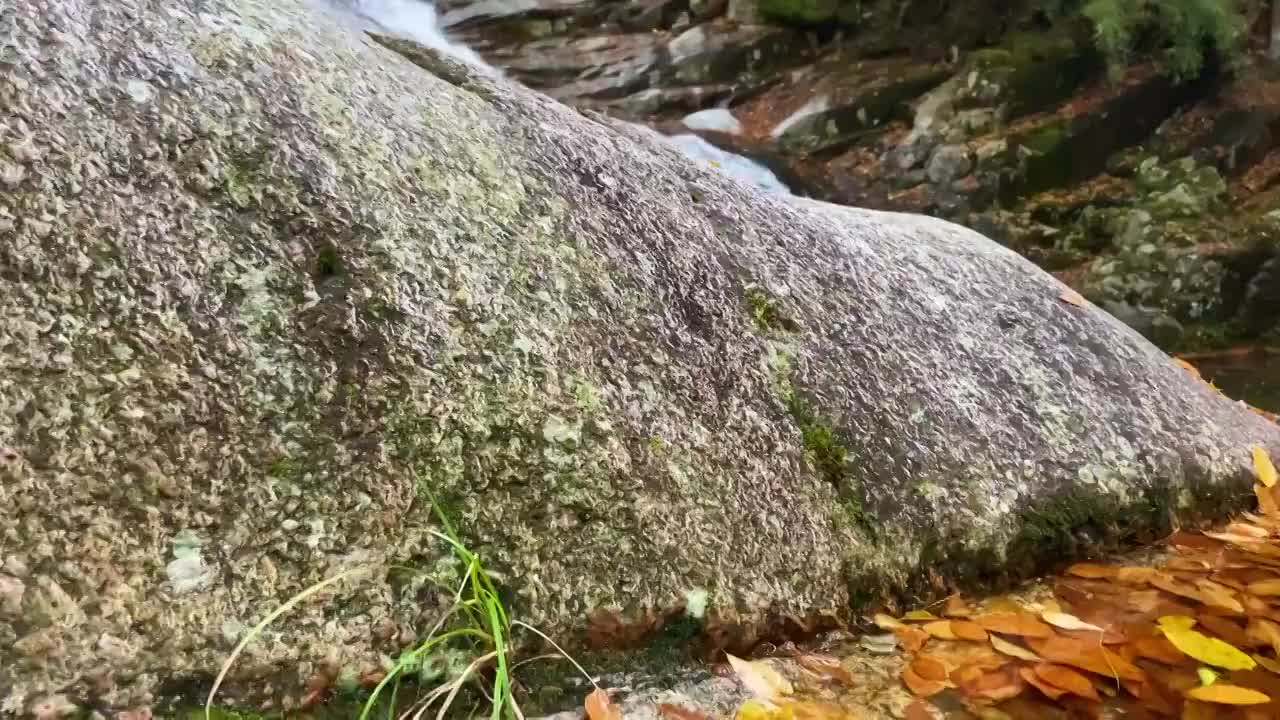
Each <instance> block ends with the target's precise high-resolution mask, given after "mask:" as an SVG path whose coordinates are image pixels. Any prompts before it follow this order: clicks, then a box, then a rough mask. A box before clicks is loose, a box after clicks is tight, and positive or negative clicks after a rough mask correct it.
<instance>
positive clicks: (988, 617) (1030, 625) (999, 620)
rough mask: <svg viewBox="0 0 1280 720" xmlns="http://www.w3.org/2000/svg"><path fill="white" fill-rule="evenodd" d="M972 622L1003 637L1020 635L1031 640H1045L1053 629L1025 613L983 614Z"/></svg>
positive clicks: (975, 617)
mask: <svg viewBox="0 0 1280 720" xmlns="http://www.w3.org/2000/svg"><path fill="white" fill-rule="evenodd" d="M973 621H974V622H975V623H977V624H979V625H981V626H982V628H983V629H984V630H986V631H988V632H998V633H1002V634H1004V635H1021V636H1023V637H1033V638H1047V637H1050V636H1052V635H1053V628H1051V627H1049V626H1048V625H1045V624H1044V623H1042V622H1040V621H1039V620H1037V619H1036V617H1035V616H1034V615H1032V614H1030V613H1026V612H994V613H985V614H983V615H975V616H973Z"/></svg>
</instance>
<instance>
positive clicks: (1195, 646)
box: [1160, 618, 1257, 670]
mask: <svg viewBox="0 0 1280 720" xmlns="http://www.w3.org/2000/svg"><path fill="white" fill-rule="evenodd" d="M1161 619H1162V620H1163V619H1164V618H1161ZM1160 629H1161V630H1162V631H1163V632H1164V636H1165V637H1167V638H1169V642H1171V643H1173V646H1174V647H1176V648H1178V649H1179V650H1181V651H1182V652H1183V653H1185V654H1186V655H1189V656H1191V657H1193V658H1195V659H1196V660H1199V661H1200V662H1202V663H1204V664H1205V665H1213V666H1214V667H1220V668H1224V669H1226V670H1252V669H1253V668H1254V667H1256V666H1257V663H1256V662H1254V661H1253V658H1251V657H1249V656H1248V655H1246V654H1245V653H1243V652H1241V651H1240V650H1238V649H1237V648H1236V647H1235V646H1234V645H1232V644H1230V643H1228V642H1225V641H1223V640H1219V639H1218V638H1213V637H1209V636H1208V635H1204V634H1202V633H1198V632H1196V631H1195V630H1191V629H1188V628H1182V627H1172V626H1167V625H1162V626H1161V627H1160Z"/></svg>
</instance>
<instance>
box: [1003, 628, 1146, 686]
mask: <svg viewBox="0 0 1280 720" xmlns="http://www.w3.org/2000/svg"><path fill="white" fill-rule="evenodd" d="M1027 645H1029V646H1030V647H1031V649H1032V650H1034V651H1035V652H1036V654H1037V655H1039V656H1040V657H1042V658H1044V659H1045V660H1048V661H1049V662H1053V663H1058V664H1060V665H1070V666H1071V667H1074V668H1079V669H1081V670H1088V671H1089V672H1091V673H1097V674H1098V675H1103V676H1106V677H1109V678H1116V679H1120V680H1141V679H1142V678H1143V675H1142V671H1141V670H1139V669H1138V667H1137V666H1136V665H1134V664H1133V663H1131V662H1129V661H1128V660H1125V659H1124V658H1122V657H1120V656H1119V655H1117V654H1115V653H1113V652H1111V651H1110V650H1107V649H1106V648H1104V647H1102V646H1101V645H1099V644H1098V643H1096V642H1094V643H1090V642H1088V641H1086V640H1077V639H1075V638H1064V637H1050V638H1028V639H1027Z"/></svg>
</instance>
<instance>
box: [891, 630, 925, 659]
mask: <svg viewBox="0 0 1280 720" xmlns="http://www.w3.org/2000/svg"><path fill="white" fill-rule="evenodd" d="M893 634H894V636H895V637H897V638H898V645H900V646H902V649H903V650H906V651H907V652H909V653H917V652H920V648H922V647H924V644H925V643H927V642H929V633H927V632H925V631H923V630H921V629H920V628H918V627H909V626H903V627H900V628H898V629H897V630H894V631H893Z"/></svg>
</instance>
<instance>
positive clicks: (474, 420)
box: [0, 0, 1280, 713]
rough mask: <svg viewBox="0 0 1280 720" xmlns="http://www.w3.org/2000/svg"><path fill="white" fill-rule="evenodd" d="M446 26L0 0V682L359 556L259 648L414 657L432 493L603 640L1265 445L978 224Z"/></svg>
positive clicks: (144, 648) (1004, 552)
mask: <svg viewBox="0 0 1280 720" xmlns="http://www.w3.org/2000/svg"><path fill="white" fill-rule="evenodd" d="M392 44H394V43H392ZM406 51H407V52H408V54H409V55H414V52H413V51H412V50H411V49H407V48H406ZM416 57H417V60H418V61H417V62H416V63H415V62H413V61H412V60H411V59H410V58H409V57H407V56H406V54H405V53H404V52H397V51H395V50H393V49H391V48H390V47H388V44H387V43H383V42H379V41H378V40H376V39H375V38H372V37H370V36H367V35H365V34H362V33H360V32H357V31H354V30H352V29H351V28H349V27H348V26H347V25H346V24H345V23H344V22H343V19H342V17H341V16H340V15H339V14H338V13H337V12H336V11H332V10H328V9H325V8H323V7H321V6H319V5H312V4H309V2H308V0H202V1H201V2H191V3H171V2H160V1H159V0H154V1H148V0H110V1H107V0H101V1H94V2H91V1H88V0H0V180H2V181H3V187H0V368H2V372H0V446H2V447H3V449H4V450H3V452H0V463H2V465H3V469H2V470H0V473H2V474H0V507H2V508H4V511H3V512H0V702H2V703H3V705H2V707H3V710H2V711H0V712H9V713H19V712H26V711H28V710H29V709H31V708H33V707H35V705H36V704H38V703H41V702H45V703H47V704H46V705H45V707H56V706H57V703H60V702H63V701H64V700H65V699H70V700H72V701H75V702H91V703H92V704H93V705H94V706H96V707H98V708H124V707H129V706H134V705H137V704H140V703H147V702H150V701H152V700H154V699H155V698H156V697H157V696H158V695H163V694H164V692H166V690H165V688H167V687H173V685H172V684H171V682H178V681H181V680H182V679H184V678H189V677H192V676H200V675H202V674H207V673H210V672H212V671H215V670H216V669H217V667H218V665H219V664H220V663H221V662H222V660H223V659H224V658H225V657H226V655H227V654H228V652H229V650H230V649H231V647H232V646H233V645H234V643H235V642H236V640H237V639H238V638H239V637H241V636H242V635H243V633H244V632H245V630H246V628H247V627H249V626H251V625H252V624H253V623H254V622H256V621H257V620H259V619H261V618H262V617H263V616H264V615H265V613H266V612H267V611H268V610H269V609H271V608H272V607H274V606H276V605H278V604H279V603H280V602H282V601H283V600H285V599H286V598H288V597H290V596H291V595H293V594H294V593H296V592H297V591H299V590H301V589H303V588H305V587H307V586H308V585H310V584H312V583H315V582H317V581H319V580H321V579H323V578H326V577H329V576H332V575H333V574H335V573H338V572H342V571H345V570H350V569H355V568H361V569H363V570H364V571H365V574H364V575H362V576H360V577H358V578H355V579H352V580H351V581H349V582H345V581H344V583H342V584H340V585H338V586H335V588H334V589H333V590H332V591H326V592H325V593H323V594H322V595H321V596H319V597H317V598H316V599H315V601H313V602H308V603H305V604H303V605H302V606H301V607H299V608H298V609H297V610H296V611H294V612H293V613H291V614H289V615H288V616H286V617H285V618H283V619H281V620H280V621H279V622H278V623H277V624H275V625H273V626H272V627H271V628H270V629H269V630H268V631H267V632H266V633H265V634H264V636H263V637H262V638H260V639H259V640H258V641H257V642H255V643H254V644H253V645H251V646H250V649H249V652H248V653H247V656H246V658H245V659H244V660H243V661H242V662H241V664H239V665H238V666H237V669H236V672H235V673H234V674H233V679H234V678H268V679H269V680H265V681H264V680H258V681H256V682H255V684H254V686H255V687H256V688H257V689H259V690H261V691H264V692H271V691H272V690H273V689H274V690H279V691H281V692H283V690H280V689H281V688H285V687H288V686H289V685H288V683H289V681H288V679H287V678H288V677H307V676H308V675H310V674H311V673H313V672H316V671H317V668H318V667H319V666H320V665H322V664H323V665H326V666H335V667H351V666H359V665H360V664H361V663H365V662H370V661H376V659H377V657H378V654H379V653H392V652H395V650H396V649H397V648H399V647H402V646H403V645H404V644H405V643H407V642H409V641H410V640H411V639H412V638H413V637H414V636H415V634H416V633H418V632H421V631H423V630H424V628H425V627H427V625H428V624H429V622H430V621H431V620H433V619H434V613H435V607H436V606H435V605H433V604H432V603H430V602H428V601H427V600H426V599H427V598H430V594H429V593H427V592H426V591H424V590H423V587H424V583H422V582H419V581H416V580H414V579H413V578H414V577H415V576H413V575H409V576H406V575H405V573H404V572H403V571H401V570H396V569H395V568H393V567H392V566H397V567H407V568H410V569H413V568H416V569H420V570H422V571H423V572H427V573H436V574H437V575H440V576H447V575H448V573H449V572H450V568H449V567H448V565H447V564H446V563H444V562H443V561H441V557H442V556H443V551H442V549H441V547H440V546H439V543H437V542H436V541H434V540H433V539H432V537H431V536H430V535H429V533H428V531H429V530H431V529H432V527H433V519H432V514H431V510H430V503H429V501H428V500H427V499H426V497H427V493H426V490H428V489H429V490H430V491H431V493H432V494H433V495H434V496H435V497H437V498H439V499H440V501H441V502H442V504H443V505H444V506H445V507H446V508H447V510H448V511H449V512H450V513H452V514H453V516H454V518H455V519H456V520H457V522H458V525H459V526H460V527H461V528H462V532H463V534H464V536H465V538H466V540H467V541H468V542H469V543H470V544H471V545H472V546H473V547H474V548H476V549H477V550H479V551H480V552H481V553H482V554H484V555H485V556H486V557H487V558H488V560H489V562H490V563H491V564H492V565H493V566H494V567H495V568H496V569H497V570H499V571H500V572H501V573H502V575H503V581H504V583H505V584H506V586H507V587H509V588H510V590H511V591H512V593H513V595H512V598H513V609H514V611H515V612H517V613H518V614H519V615H520V617H522V618H524V619H526V620H528V621H530V622H532V623H536V624H538V625H540V626H542V627H543V628H544V629H545V630H546V631H548V632H549V633H552V634H553V635H555V636H556V637H557V638H559V639H561V640H562V641H563V642H565V643H567V644H570V645H581V644H582V643H583V642H584V638H585V637H586V635H587V630H588V625H589V624H588V622H587V620H586V618H587V617H588V615H589V614H590V613H591V611H594V610H600V611H604V612H605V613H606V614H615V615H618V616H621V617H624V618H625V617H634V616H636V615H638V614H640V613H642V612H643V611H645V610H650V611H653V612H661V611H662V610H663V609H669V608H679V607H680V605H681V603H682V602H683V601H684V598H685V597H688V596H689V594H690V593H697V592H698V591H705V592H706V593H708V596H709V600H708V603H709V610H708V617H710V618H720V619H721V622H722V623H741V624H743V625H744V626H749V625H750V624H751V623H753V622H757V621H759V620H762V619H764V618H766V617H768V616H782V615H791V616H796V617H799V618H808V617H816V616H817V614H820V613H822V612H824V611H830V612H833V613H837V614H838V613H840V612H842V611H843V610H845V609H846V608H848V607H849V606H850V604H851V603H853V604H857V603H864V602H869V601H871V600H874V599H875V598H877V597H880V596H885V595H893V594H895V593H899V594H900V593H909V592H916V591H922V592H923V591H926V590H927V589H928V587H940V585H941V584H945V583H947V582H951V581H964V580H975V579H982V578H990V577H993V576H995V575H997V574H1001V573H1004V574H1012V575H1017V574H1019V573H1023V572H1029V571H1030V570H1031V569H1032V567H1033V565H1034V561H1036V560H1042V559H1045V558H1046V557H1048V558H1049V559H1060V558H1061V557H1064V556H1065V555H1067V554H1070V553H1071V552H1080V551H1081V549H1082V548H1086V547H1088V546H1089V543H1090V542H1091V540H1092V539H1095V538H1098V537H1104V536H1110V535H1118V534H1123V533H1124V532H1127V531H1140V530H1142V529H1143V528H1146V527H1150V526H1154V525H1158V524H1159V523H1160V522H1167V521H1168V518H1167V516H1169V515H1173V514H1191V513H1194V512H1195V511H1197V510H1203V509H1205V508H1210V509H1221V508H1222V507H1224V506H1225V505H1229V504H1231V503H1233V502H1241V503H1242V502H1243V498H1245V497H1247V496H1248V493H1249V489H1248V488H1249V470H1248V464H1247V463H1248V452H1247V450H1246V447H1247V446H1248V444H1250V443H1262V444H1264V445H1266V446H1267V447H1268V448H1270V449H1271V451H1272V453H1273V454H1274V455H1277V456H1280V432H1277V429H1276V428H1275V427H1274V426H1272V425H1269V424H1267V423H1265V422H1264V421H1263V420H1262V419H1260V418H1258V417H1256V416H1255V415H1253V414H1251V413H1249V412H1248V411H1246V410H1244V409H1242V408H1240V407H1239V406H1237V405H1235V404H1233V403H1232V402H1231V401H1229V400H1227V399H1225V398H1223V397H1220V396H1217V395H1215V394H1214V393H1213V392H1211V391H1210V390H1209V389H1208V388H1207V387H1205V386H1203V385H1201V384H1199V383H1197V382H1196V381H1194V380H1193V379H1192V378H1191V377H1189V376H1188V375H1187V374H1186V373H1185V372H1184V371H1183V370H1181V369H1179V368H1177V367H1175V366H1174V365H1173V364H1172V363H1171V362H1170V361H1169V360H1168V359H1167V358H1166V357H1164V356H1163V355H1162V354H1161V353H1160V352H1158V351H1157V350H1156V349H1155V348H1154V347H1152V346H1151V345H1149V344H1147V343H1146V342H1145V341H1143V340H1142V339H1141V338H1139V337H1138V336H1137V335H1136V334H1134V333H1133V332H1131V331H1130V330H1128V329H1126V328H1125V327H1124V326H1122V325H1121V324H1120V323H1119V322H1117V321H1115V320H1113V319H1111V318H1110V317H1109V316H1107V315H1105V314H1103V313H1102V312H1100V311H1098V310H1097V309H1094V308H1092V307H1077V306H1075V305H1072V304H1069V303H1066V302H1063V301H1062V300H1060V299H1059V295H1060V293H1061V292H1062V290H1063V287H1062V286H1061V285H1060V284H1058V283H1057V282H1056V281H1054V280H1053V279H1052V278H1050V277H1049V276H1048V275H1046V274H1044V273H1042V272H1040V271H1039V270H1037V269H1036V268H1034V267H1033V266H1032V265H1031V264H1029V263H1028V262H1026V261H1024V260H1022V259H1020V258H1019V257H1018V256H1016V255H1015V254H1013V253H1012V252H1009V251H1007V250H1005V249H1002V248H1000V247H998V246H997V245H995V244H994V243H992V242H989V241H987V240H986V239H984V238H982V237H981V236H979V235H977V234H975V233H973V232H970V231H968V230H964V229H962V228H960V227H958V226H954V225H950V224H947V223H945V222H941V221H937V220H931V219H927V218H923V217H916V216H907V215H894V214H885V213H876V212H865V211H859V210H853V209H847V208H839V207H835V206H829V205H823V204H819V203H815V202H810V201H801V200H794V201H793V200H788V199H786V198H780V197H771V196H765V195H762V194H758V193H756V192H754V191H751V190H749V189H746V188H744V187H741V186H739V185H736V184H734V183H732V182H731V181H729V180H727V179H725V178H723V177H721V176H720V175H718V174H716V173H715V172H714V171H712V170H711V169H709V168H700V167H696V166H694V165H692V164H690V163H689V162H688V161H685V160H683V159H682V157H681V156H679V155H678V154H677V153H676V151H674V150H671V149H669V148H666V147H663V146H662V145H660V144H659V143H658V142H656V141H654V139H653V138H651V137H649V136H648V135H647V134H646V131H643V130H637V129H628V128H624V127H618V126H615V125H613V124H611V123H610V122H608V121H606V120H604V119H602V118H599V117H593V116H584V115H582V114H579V113H578V112H575V111H573V110H570V109H568V108H566V107H564V106H562V105H559V104H557V103H555V102H554V101H551V100H549V99H546V98H543V97H540V96H538V95H536V94H534V93H532V92H530V91H527V90H523V89H521V88H518V87H516V86H514V85H511V84H508V83H507V82H506V81H504V80H500V79H494V78H490V77H487V76H485V75H483V74H480V73H474V72H470V71H468V70H466V69H464V68H462V67H460V66H457V65H454V64H451V63H450V62H448V61H445V60H443V59H441V58H439V57H437V56H434V55H430V54H422V55H420V56H416ZM922 588H923V589H922ZM698 596H700V595H698ZM597 617H598V615H597ZM281 677H284V678H285V679H282V680H278V678H281Z"/></svg>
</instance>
